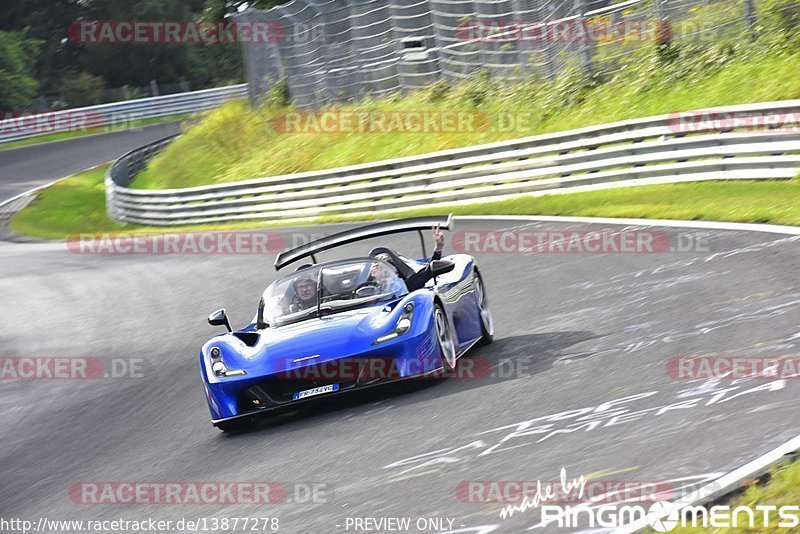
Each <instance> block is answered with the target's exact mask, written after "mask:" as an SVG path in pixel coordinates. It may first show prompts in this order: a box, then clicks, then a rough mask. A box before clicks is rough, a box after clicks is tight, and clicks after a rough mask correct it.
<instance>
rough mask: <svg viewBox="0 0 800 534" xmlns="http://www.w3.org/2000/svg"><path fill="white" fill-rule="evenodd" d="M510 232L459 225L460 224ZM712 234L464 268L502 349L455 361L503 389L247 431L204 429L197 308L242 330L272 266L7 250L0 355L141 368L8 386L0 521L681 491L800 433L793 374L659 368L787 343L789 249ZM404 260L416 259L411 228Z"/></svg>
mask: <svg viewBox="0 0 800 534" xmlns="http://www.w3.org/2000/svg"><path fill="white" fill-rule="evenodd" d="M120 144H121V142H120ZM0 155H4V154H2V153H0ZM108 157H109V155H108V152H106V153H104V155H103V158H104V159H107V158H108ZM4 172H6V171H5V169H4ZM516 226H518V225H515V224H514V223H509V222H479V221H459V222H458V224H457V229H458V230H498V229H502V228H511V227H516ZM530 226H533V227H538V228H549V229H582V230H585V229H588V228H591V229H598V228H601V227H597V226H593V227H587V226H586V225H578V224H567V223H560V224H554V223H540V224H533V225H530ZM336 229H337V230H338V229H341V227H336ZM324 230H327V231H330V230H331V227H328V228H327V229H324ZM315 231H316V230H315ZM666 231H667V232H669V233H670V234H671V235H672V236H673V237H674V236H675V235H676V234H677V232H678V231H677V230H666ZM281 232H282V233H286V234H289V233H290V232H292V230H291V229H287V230H281ZM298 232H299V230H298ZM702 234H703V235H704V236H705V238H706V239H707V241H705V243H707V247H708V251H706V252H682V253H679V252H666V253H655V254H528V255H521V254H491V253H481V254H477V257H478V260H479V263H480V265H481V266H482V269H483V273H484V277H485V280H486V285H487V287H488V291H489V296H490V299H491V305H492V308H493V310H494V313H495V320H496V325H497V336H496V340H495V343H494V344H493V345H490V346H488V347H481V348H476V349H474V350H473V351H471V352H470V353H469V355H468V356H467V358H470V359H483V360H488V361H489V362H491V364H492V365H493V366H494V367H495V368H496V370H495V373H493V376H490V377H485V378H482V379H473V380H467V379H455V378H452V379H449V380H446V381H441V382H426V383H408V384H404V385H402V386H391V387H387V388H380V389H374V390H372V391H369V392H366V393H361V394H357V395H353V396H351V397H347V398H341V399H339V400H332V399H328V400H323V401H322V402H320V403H317V404H315V405H313V408H308V409H304V410H302V411H300V412H296V413H290V414H285V415H283V416H280V417H276V418H273V419H270V420H267V421H265V422H263V423H261V424H260V425H258V426H257V427H256V428H255V429H254V430H253V431H251V432H249V433H244V434H222V433H220V432H219V431H217V430H216V429H214V428H212V427H211V426H210V423H209V414H208V410H207V407H206V403H205V398H204V394H203V389H202V386H201V383H200V378H199V371H198V364H197V350H198V348H199V347H200V345H201V344H202V343H203V342H204V341H205V340H206V339H207V338H208V337H210V336H211V335H213V334H215V333H216V332H217V329H214V328H212V327H210V326H208V325H207V324H206V322H205V318H206V316H207V314H208V313H209V312H210V311H212V310H214V309H216V308H219V307H222V306H225V307H227V309H228V312H229V314H230V316H231V317H232V320H233V322H234V324H235V325H241V324H244V323H245V322H246V321H247V320H248V319H249V318H250V317H251V316H252V314H253V312H254V310H255V306H256V304H257V301H258V298H259V295H260V292H261V291H262V290H263V288H264V287H265V286H266V285H267V284H268V283H270V282H271V281H272V280H273V279H274V278H275V276H276V274H275V272H274V270H273V269H272V262H273V261H274V257H273V255H268V256H257V255H215V256H186V255H184V256H155V255H149V256H111V255H89V254H73V253H71V252H68V251H67V249H66V247H65V245H64V244H58V243H45V244H2V245H0V266H2V267H0V275H1V276H0V287H1V288H2V295H3V297H4V299H3V300H4V305H3V306H2V307H1V308H0V322H2V324H3V329H2V341H1V342H0V343H1V344H2V346H1V352H0V354H2V355H4V356H6V357H7V356H96V357H99V358H101V359H104V360H106V361H108V360H109V359H110V358H122V359H129V358H141V359H142V360H143V364H142V365H143V368H142V371H143V375H144V376H143V378H117V379H114V378H106V379H99V380H83V381H79V380H39V381H9V380H3V381H0V407H1V408H2V409H0V424H2V428H3V432H2V434H0V435H1V436H2V437H0V445H1V446H0V462H1V463H2V466H3V467H2V470H1V471H0V473H1V474H0V516H2V517H6V518H8V517H15V518H23V519H28V520H33V521H37V520H38V518H39V517H43V516H44V517H48V518H50V519H75V520H89V519H117V518H123V519H130V520H144V519H147V518H149V517H152V518H159V519H166V520H172V521H177V520H179V519H181V518H188V519H194V520H196V519H198V518H202V517H205V518H212V517H218V518H221V517H251V518H255V517H277V518H279V520H280V529H279V531H280V532H291V533H294V532H296V533H315V534H326V533H336V532H347V531H348V530H346V529H345V525H346V524H347V523H346V521H347V518H348V517H349V518H355V517H360V518H365V517H373V518H380V517H387V516H393V517H410V518H411V519H412V524H413V521H416V519H417V518H420V517H438V518H448V519H452V520H453V521H454V522H453V527H452V528H453V529H462V530H459V532H475V533H477V532H490V531H493V532H504V533H505V532H511V533H514V532H522V531H523V530H524V529H526V528H527V527H529V526H532V525H534V524H535V523H536V522H537V521H538V518H537V517H538V516H537V513H536V511H535V510H528V511H525V512H522V513H517V514H514V515H513V516H512V517H510V518H506V519H503V518H501V517H500V516H499V511H500V508H501V507H500V506H499V505H498V504H476V503H470V502H462V500H460V499H459V498H458V496H457V491H456V488H457V487H458V486H459V484H460V483H462V482H464V481H470V480H492V481H502V480H525V481H536V480H539V479H540V480H542V481H550V480H557V479H558V478H559V474H560V471H561V469H562V468H564V469H566V473H567V476H568V477H570V478H572V477H578V476H580V475H585V476H587V477H590V476H591V477H593V478H595V479H600V480H609V481H621V480H625V481H638V482H647V481H649V482H652V481H659V482H660V481H670V482H669V484H671V487H673V488H675V491H676V495H675V496H679V493H680V487H681V486H685V485H690V484H699V483H700V482H702V481H705V480H707V479H709V478H713V477H714V473H721V472H727V471H730V470H731V469H733V468H734V467H738V466H740V465H742V464H744V463H745V462H747V461H749V460H751V459H753V458H755V457H756V456H758V455H760V454H763V453H765V452H767V451H768V450H770V449H772V448H774V447H776V446H777V445H779V444H781V443H782V442H784V441H786V440H787V439H789V438H791V437H793V436H795V435H797V434H798V433H800V420H798V418H797V416H796V413H797V394H798V384H797V383H796V382H797V381H796V380H794V381H793V380H788V381H782V380H758V381H747V382H741V381H740V382H731V381H720V382H716V381H706V382H687V381H676V380H673V379H671V378H670V377H669V376H668V375H667V373H666V362H667V361H668V360H669V359H670V358H674V357H679V356H687V355H693V354H707V353H718V354H721V355H731V356H778V355H788V354H798V350H799V349H800V277H799V275H798V273H800V248H799V247H798V239H797V238H791V237H786V236H779V235H772V234H766V233H764V234H761V233H744V232H734V231H702ZM394 243H395V244H396V246H397V248H398V249H399V250H401V251H409V252H412V253H413V252H415V251H416V250H417V246H418V242H417V238H416V236H415V235H409V236H404V237H400V238H397V239H396V241H394ZM448 244H449V243H448ZM371 246H372V243H369V242H368V243H363V244H361V245H359V246H357V247H355V246H351V247H347V248H345V249H342V252H341V254H342V255H345V254H363V252H364V251H365V250H369V248H370V247H371ZM326 257H328V258H330V253H328V255H327V256H326ZM463 361H464V360H462V362H463ZM574 410H577V411H574ZM555 414H559V415H557V416H553V415H555ZM546 416H553V417H549V418H548V417H546ZM537 418H538V420H535V421H532V420H534V419H537ZM579 418H581V419H579ZM81 481H117V482H137V481H138V482H141V481H150V482H168V481H194V482H197V481H278V482H282V483H284V484H285V485H286V487H287V488H288V490H289V500H290V501H291V502H283V503H279V504H272V505H245V504H237V505H197V504H183V505H174V504H173V505H105V504H103V505H98V504H80V503H75V502H73V501H72V500H71V499H70V496H69V488H70V487H71V486H72V485H73V484H75V483H77V482H81ZM314 484H316V485H324V486H317V487H318V489H321V493H320V494H318V498H317V502H307V500H306V499H304V498H303V495H302V493H303V492H302V488H303V487H305V486H304V485H314ZM297 493H300V495H298V494H297ZM445 524H447V523H445ZM479 526H484V528H482V529H479V528H476V527H479ZM184 530H186V529H184ZM548 530H552V529H548ZM571 530H573V531H574V530H576V529H571ZM223 531H227V532H234V530H233V529H232V528H228V529H227V530H223ZM239 531H241V530H239ZM349 531H350V532H353V531H354V530H353V529H352V528H351V529H350V530H349ZM388 531H389V530H388V529H383V530H377V532H388ZM372 532H376V530H373V531H372ZM411 532H418V530H416V528H412V530H411Z"/></svg>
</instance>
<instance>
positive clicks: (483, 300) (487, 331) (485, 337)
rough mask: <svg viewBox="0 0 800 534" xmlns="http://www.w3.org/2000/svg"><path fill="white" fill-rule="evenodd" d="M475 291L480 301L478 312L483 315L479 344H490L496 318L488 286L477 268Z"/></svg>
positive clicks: (474, 280)
mask: <svg viewBox="0 0 800 534" xmlns="http://www.w3.org/2000/svg"><path fill="white" fill-rule="evenodd" d="M473 291H475V299H476V300H477V301H478V313H479V314H480V316H481V334H482V337H481V340H480V342H479V344H480V345H488V344H489V343H491V342H492V341H494V318H493V317H492V310H491V309H490V308H489V297H488V295H487V294H486V286H485V285H484V283H483V278H482V277H481V273H480V272H478V271H477V270H476V271H475V277H474V279H473Z"/></svg>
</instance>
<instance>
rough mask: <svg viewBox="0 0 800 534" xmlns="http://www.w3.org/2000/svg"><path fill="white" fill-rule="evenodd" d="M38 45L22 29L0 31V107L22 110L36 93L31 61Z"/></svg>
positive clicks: (38, 42) (36, 83)
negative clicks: (17, 30)
mask: <svg viewBox="0 0 800 534" xmlns="http://www.w3.org/2000/svg"><path fill="white" fill-rule="evenodd" d="M40 46H41V42H40V41H37V40H35V39H31V38H29V37H28V36H27V35H26V34H25V33H24V32H4V31H0V109H3V110H19V109H23V108H25V107H27V106H28V105H29V104H30V103H31V100H32V99H33V98H34V97H35V96H36V94H37V90H38V87H39V84H38V82H37V81H36V78H34V76H33V64H34V61H35V58H36V55H37V53H38V50H39V47H40Z"/></svg>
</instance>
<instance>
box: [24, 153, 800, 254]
mask: <svg viewBox="0 0 800 534" xmlns="http://www.w3.org/2000/svg"><path fill="white" fill-rule="evenodd" d="M106 168H107V165H103V166H100V167H96V168H94V169H91V170H88V171H84V172H82V173H79V174H76V175H74V176H72V177H69V178H66V179H64V180H62V181H60V182H58V183H57V184H55V185H53V186H51V187H49V188H47V189H45V190H44V191H42V192H41V193H39V196H38V198H37V199H36V200H34V201H33V202H32V203H31V204H30V205H29V206H28V207H26V208H25V209H23V210H22V211H20V212H19V213H17V214H16V215H15V216H14V218H13V219H12V220H11V230H12V231H14V232H17V233H19V234H24V235H29V236H34V237H42V238H51V239H63V238H66V237H69V236H73V235H75V234H78V233H91V232H98V233H106V232H109V233H111V232H135V233H163V232H181V231H190V230H192V231H194V230H212V229H213V230H221V229H242V228H254V227H259V226H267V225H269V226H279V225H281V224H285V223H281V222H275V221H269V222H265V221H244V222H235V223H223V224H215V225H196V226H184V227H163V226H160V227H154V226H139V225H123V224H120V223H117V222H115V221H113V220H111V219H109V218H108V216H107V215H106V209H105V190H104V187H103V176H104V173H105V169H106ZM797 206H800V180H788V181H727V182H697V183H683V184H671V185H653V186H640V187H631V188H620V189H607V190H601V191H592V192H584V193H572V194H562V195H546V196H537V197H534V196H520V197H517V198H514V199H511V200H504V201H500V202H488V203H483V204H481V203H476V204H471V205H464V206H452V207H449V208H448V207H438V208H426V209H416V210H408V211H406V212H403V213H398V214H393V215H392V216H397V217H400V216H415V215H425V214H441V213H444V212H449V211H452V212H453V213H455V214H458V215H565V216H584V217H634V218H647V219H653V218H655V219H694V220H713V221H738V222H756V223H775V224H789V225H800V210H798V209H797ZM385 217H386V216H385V215H383V216H382V215H380V214H375V215H368V216H361V217H352V216H330V217H322V218H319V219H317V220H315V221H313V222H316V223H325V222H343V221H349V220H363V219H369V218H385Z"/></svg>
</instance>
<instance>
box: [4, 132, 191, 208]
mask: <svg viewBox="0 0 800 534" xmlns="http://www.w3.org/2000/svg"><path fill="white" fill-rule="evenodd" d="M179 131H180V123H177V122H174V123H168V124H154V125H151V126H144V127H141V128H134V129H131V130H122V131H118V132H109V133H105V134H99V135H89V136H85V137H77V138H75V139H68V140H64V141H57V142H53V143H44V144H39V145H30V146H25V147H19V148H10V149H5V150H0V202H2V201H4V200H7V199H9V198H11V197H13V196H15V195H19V194H20V193H24V192H25V191H27V190H29V189H32V188H34V187H37V186H40V185H44V184H46V183H48V182H52V181H53V180H56V179H58V178H63V177H64V176H69V175H70V174H73V173H76V172H78V171H82V170H84V169H87V168H89V167H94V166H95V165H99V164H101V163H105V162H107V161H111V160H114V159H116V158H118V157H120V156H121V155H123V154H124V153H126V152H128V151H130V150H133V149H134V148H138V147H140V146H143V145H146V144H147V143H151V142H153V141H157V140H158V139H161V138H163V137H166V136H168V135H172V134H175V133H178V132H179Z"/></svg>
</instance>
